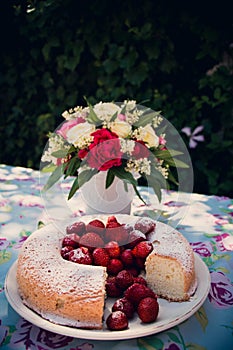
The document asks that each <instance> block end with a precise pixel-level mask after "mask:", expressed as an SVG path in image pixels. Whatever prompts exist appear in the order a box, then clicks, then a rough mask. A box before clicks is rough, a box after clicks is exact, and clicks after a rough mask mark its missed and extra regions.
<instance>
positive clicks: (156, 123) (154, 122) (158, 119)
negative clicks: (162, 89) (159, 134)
mask: <svg viewBox="0 0 233 350" xmlns="http://www.w3.org/2000/svg"><path fill="white" fill-rule="evenodd" d="M155 113H156V116H155V117H154V119H153V120H152V125H153V127H154V128H157V127H158V126H159V124H160V123H161V122H162V120H163V118H162V117H161V115H160V113H161V111H158V112H155Z"/></svg>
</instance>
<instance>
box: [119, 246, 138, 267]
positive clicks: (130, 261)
mask: <svg viewBox="0 0 233 350" xmlns="http://www.w3.org/2000/svg"><path fill="white" fill-rule="evenodd" d="M121 261H122V262H123V264H124V266H126V267H129V266H133V265H134V263H135V261H134V256H133V253H132V250H131V249H125V250H124V251H123V252H122V253H121Z"/></svg>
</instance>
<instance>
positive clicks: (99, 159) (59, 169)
mask: <svg viewBox="0 0 233 350" xmlns="http://www.w3.org/2000/svg"><path fill="white" fill-rule="evenodd" d="M62 116H63V117H64V118H65V121H64V123H62V125H61V126H60V127H59V128H58V129H57V130H56V131H55V132H54V133H50V134H49V140H48V144H47V145H48V146H47V149H46V150H45V151H44V153H43V156H42V159H41V160H42V162H43V167H42V171H50V172H52V174H51V175H50V176H49V178H48V181H47V183H46V185H45V186H44V190H45V191H46V190H48V189H49V188H50V187H52V186H53V185H54V184H55V183H56V182H57V181H58V180H59V179H60V178H61V177H62V176H64V178H67V177H72V178H73V183H72V186H71V189H70V192H69V195H68V199H70V198H72V196H73V195H74V194H75V193H76V191H77V190H78V189H80V188H81V187H82V186H83V185H84V184H85V183H86V182H88V181H89V180H90V179H91V178H92V177H93V176H95V175H96V174H98V173H99V172H106V183H105V188H106V189H108V188H109V187H110V186H111V184H112V183H113V181H114V178H115V177H117V178H119V179H121V180H122V181H123V182H124V186H125V188H126V190H127V186H128V185H132V186H133V188H134V190H135V192H136V194H137V195H138V196H139V198H140V199H141V200H142V201H143V198H142V197H141V195H140V193H139V191H138V188H137V187H138V184H139V179H143V181H144V182H145V184H147V185H148V186H150V187H152V188H153V190H154V192H155V194H156V195H157V197H158V199H159V201H160V200H161V189H162V188H168V182H170V181H171V182H173V183H175V184H176V185H178V183H177V181H176V179H175V177H174V176H173V174H172V172H171V169H170V167H175V168H177V167H181V168H187V167H188V166H187V165H186V164H185V163H184V162H183V161H181V160H179V159H175V157H176V156H179V155H180V154H181V153H182V152H180V151H179V150H174V149H168V148H167V140H166V129H165V127H163V126H162V127H161V125H162V122H163V117H162V116H161V113H160V111H156V112H155V111H152V110H151V109H149V108H146V107H143V106H141V105H138V104H136V101H129V100H126V101H124V102H123V103H112V102H110V103H105V102H100V103H97V104H95V105H93V106H92V105H91V104H89V103H88V102H87V107H75V108H74V109H71V110H69V111H65V112H64V113H63V114H62Z"/></svg>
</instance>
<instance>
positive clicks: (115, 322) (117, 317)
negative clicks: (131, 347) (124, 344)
mask: <svg viewBox="0 0 233 350" xmlns="http://www.w3.org/2000/svg"><path fill="white" fill-rule="evenodd" d="M106 324H107V327H108V329H110V330H111V331H122V330H123V329H127V328H128V319H127V316H126V314H125V313H124V312H122V311H114V312H112V313H111V314H110V315H109V316H108V318H107V320H106Z"/></svg>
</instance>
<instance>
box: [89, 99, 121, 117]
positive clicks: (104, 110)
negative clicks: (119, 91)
mask: <svg viewBox="0 0 233 350" xmlns="http://www.w3.org/2000/svg"><path fill="white" fill-rule="evenodd" d="M93 109H94V112H95V114H96V115H97V117H98V118H99V119H100V120H105V121H110V119H111V118H112V116H113V115H114V114H115V113H120V111H121V109H120V107H119V106H117V105H116V104H115V103H111V102H110V103H107V102H99V103H98V104H96V105H94V107H93Z"/></svg>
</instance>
